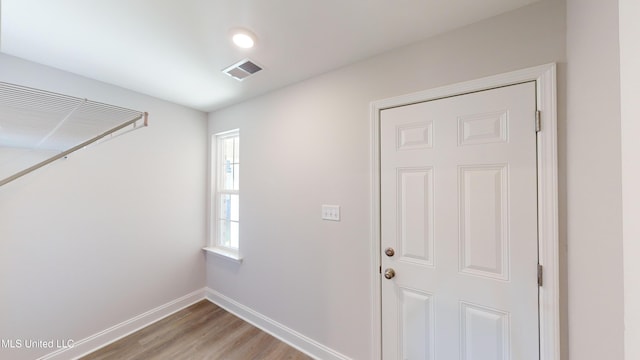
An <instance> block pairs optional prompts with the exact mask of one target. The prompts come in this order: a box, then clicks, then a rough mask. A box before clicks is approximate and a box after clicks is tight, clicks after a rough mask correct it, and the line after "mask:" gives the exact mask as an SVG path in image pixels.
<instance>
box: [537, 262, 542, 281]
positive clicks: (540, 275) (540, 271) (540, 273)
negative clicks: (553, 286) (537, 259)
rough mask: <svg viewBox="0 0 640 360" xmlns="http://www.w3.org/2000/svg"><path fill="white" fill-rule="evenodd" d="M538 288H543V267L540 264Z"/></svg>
mask: <svg viewBox="0 0 640 360" xmlns="http://www.w3.org/2000/svg"><path fill="white" fill-rule="evenodd" d="M538 286H542V265H540V264H538Z"/></svg>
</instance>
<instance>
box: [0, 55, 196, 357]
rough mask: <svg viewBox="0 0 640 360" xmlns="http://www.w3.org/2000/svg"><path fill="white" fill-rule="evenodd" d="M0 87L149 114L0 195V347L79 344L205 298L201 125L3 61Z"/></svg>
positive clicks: (174, 110)
mask: <svg viewBox="0 0 640 360" xmlns="http://www.w3.org/2000/svg"><path fill="white" fill-rule="evenodd" d="M0 81H5V82H10V83H16V84H21V85H26V86H31V87H36V88H40V89H45V90H50V91H57V92H60V93H63V94H68V95H73V96H78V97H86V98H89V99H92V100H96V101H101V102H106V103H110V104H114V105H119V106H124V107H130V108H133V109H137V110H142V111H148V112H149V114H150V120H149V121H150V126H149V127H148V128H144V129H141V130H137V131H134V132H131V133H129V134H126V135H124V136H121V137H118V138H115V139H113V140H111V141H108V142H105V143H103V144H100V145H97V146H93V147H90V148H87V149H86V150H82V151H80V152H77V153H74V154H72V155H71V156H69V158H68V159H67V160H61V161H58V162H55V163H53V164H51V165H49V166H46V167H44V168H42V169H40V170H38V171H36V172H34V173H31V174H29V175H27V176H25V177H23V178H21V179H19V180H16V181H14V182H12V183H9V184H7V185H5V186H2V187H0V319H1V320H0V339H3V340H11V339H20V340H62V341H66V340H68V339H70V340H74V341H79V340H81V339H84V338H86V337H88V336H90V335H93V334H95V333H98V332H100V331H103V330H105V329H107V328H109V327H111V326H114V325H116V324H118V323H120V322H123V321H125V320H129V319H131V318H133V317H134V316H137V315H140V314H142V313H145V312H147V311H149V310H150V309H153V308H155V307H158V306H160V305H164V304H166V303H168V302H170V301H172V300H175V299H177V298H180V297H182V296H184V295H185V294H189V293H191V292H193V291H195V290H199V289H202V287H204V285H205V263H204V256H203V255H202V251H201V250H200V248H201V247H202V245H203V244H204V240H205V238H206V223H205V218H204V212H205V208H206V200H205V199H206V170H205V169H206V152H207V150H206V149H207V140H206V131H207V127H206V126H207V122H206V114H204V113H201V112H198V111H194V110H191V109H187V108H184V107H181V106H177V105H174V104H170V103H167V102H164V101H160V100H157V99H154V98H151V97H148V96H145V95H140V94H137V93H134V92H132V91H128V90H124V89H121V88H117V87H115V86H111V85H107V84H104V83H99V82H97V81H93V80H89V79H86V78H82V77H79V76H75V75H71V74H69V73H65V72H62V71H58V70H55V69H52V68H47V67H44V66H40V65H36V64H34V63H30V62H26V61H23V60H19V59H17V58H13V57H9V56H7V55H3V54H0ZM53 350H56V349H26V348H22V349H14V350H11V349H6V348H3V349H0V358H3V359H15V360H20V359H34V358H37V357H40V356H42V355H45V354H47V353H50V352H52V351H53Z"/></svg>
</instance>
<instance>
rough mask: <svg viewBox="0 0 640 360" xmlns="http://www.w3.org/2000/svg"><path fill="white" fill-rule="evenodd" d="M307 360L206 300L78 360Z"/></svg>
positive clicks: (285, 345) (305, 356)
mask: <svg viewBox="0 0 640 360" xmlns="http://www.w3.org/2000/svg"><path fill="white" fill-rule="evenodd" d="M111 359H119V360H138V359H145V360H165V359H171V360H222V359H224V360H309V359H312V358H311V357H309V356H307V355H305V354H303V353H301V352H300V351H298V350H296V349H294V348H292V347H291V346H289V345H287V344H285V343H283V342H282V341H280V340H278V339H276V338H274V337H273V336H271V335H269V334H267V333H265V332H264V331H262V330H260V329H258V328H256V327H254V326H252V325H251V324H249V323H247V322H245V321H243V320H242V319H240V318H238V317H236V316H234V315H232V314H230V313H229V312H227V311H225V310H224V309H222V308H220V307H219V306H217V305H215V304H212V303H210V302H209V301H207V300H203V301H200V302H198V303H196V304H194V305H191V306H189V307H188V308H185V309H183V310H181V311H179V312H177V313H175V314H173V315H170V316H168V317H166V318H164V319H162V320H160V321H158V322H156V323H154V324H151V325H149V326H147V327H145V328H143V329H141V330H139V331H137V332H135V333H133V334H131V335H129V336H126V337H124V338H122V339H120V340H118V341H116V342H114V343H112V344H109V345H107V346H105V347H103V348H101V349H99V350H97V351H95V352H93V353H91V354H89V355H86V356H84V357H83V358H82V359H81V360H111Z"/></svg>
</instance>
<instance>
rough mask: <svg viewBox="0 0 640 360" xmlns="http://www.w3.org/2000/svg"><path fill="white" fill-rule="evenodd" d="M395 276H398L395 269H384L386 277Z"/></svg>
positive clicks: (391, 277)
mask: <svg viewBox="0 0 640 360" xmlns="http://www.w3.org/2000/svg"><path fill="white" fill-rule="evenodd" d="M394 276H396V272H395V270H393V269H391V268H389V269H386V270H385V271H384V277H386V278H387V279H393V277H394Z"/></svg>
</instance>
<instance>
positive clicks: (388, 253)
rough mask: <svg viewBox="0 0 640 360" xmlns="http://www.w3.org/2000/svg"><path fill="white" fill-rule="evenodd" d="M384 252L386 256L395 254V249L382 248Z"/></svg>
mask: <svg viewBox="0 0 640 360" xmlns="http://www.w3.org/2000/svg"><path fill="white" fill-rule="evenodd" d="M384 254H385V255H387V256H388V257H392V256H393V255H395V254H396V251H395V250H393V248H390V247H388V248H386V249H385V250H384Z"/></svg>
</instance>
